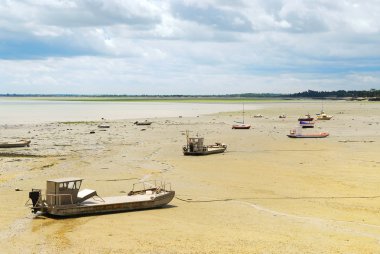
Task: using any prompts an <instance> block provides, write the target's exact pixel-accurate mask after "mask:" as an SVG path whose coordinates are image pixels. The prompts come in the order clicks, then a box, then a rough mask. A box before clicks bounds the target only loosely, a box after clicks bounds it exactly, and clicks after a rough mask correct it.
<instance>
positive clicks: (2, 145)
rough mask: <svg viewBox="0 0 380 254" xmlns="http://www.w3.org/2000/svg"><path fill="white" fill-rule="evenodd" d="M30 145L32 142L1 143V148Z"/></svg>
mask: <svg viewBox="0 0 380 254" xmlns="http://www.w3.org/2000/svg"><path fill="white" fill-rule="evenodd" d="M29 145H30V141H25V142H18V143H0V148H16V147H25V146H28V147H29Z"/></svg>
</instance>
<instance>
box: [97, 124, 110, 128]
mask: <svg viewBox="0 0 380 254" xmlns="http://www.w3.org/2000/svg"><path fill="white" fill-rule="evenodd" d="M110 127H111V126H109V125H108V124H99V125H98V128H100V129H108V128H110Z"/></svg>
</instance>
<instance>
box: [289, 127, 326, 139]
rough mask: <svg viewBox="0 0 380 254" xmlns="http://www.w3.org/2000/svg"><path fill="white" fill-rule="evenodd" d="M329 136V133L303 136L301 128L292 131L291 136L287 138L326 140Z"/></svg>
mask: <svg viewBox="0 0 380 254" xmlns="http://www.w3.org/2000/svg"><path fill="white" fill-rule="evenodd" d="M328 135H329V133H327V132H321V133H312V134H303V133H302V131H301V128H295V129H293V130H291V131H290V134H288V135H287V136H288V137H289V138H325V137H327V136H328Z"/></svg>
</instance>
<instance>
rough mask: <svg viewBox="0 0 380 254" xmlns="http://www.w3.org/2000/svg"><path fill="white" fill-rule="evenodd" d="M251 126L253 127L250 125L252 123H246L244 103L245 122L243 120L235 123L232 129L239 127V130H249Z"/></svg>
mask: <svg viewBox="0 0 380 254" xmlns="http://www.w3.org/2000/svg"><path fill="white" fill-rule="evenodd" d="M249 128H251V125H250V124H245V123H244V103H243V122H241V123H237V124H233V125H232V129H237V130H248V129H249Z"/></svg>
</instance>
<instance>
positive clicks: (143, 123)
mask: <svg viewBox="0 0 380 254" xmlns="http://www.w3.org/2000/svg"><path fill="white" fill-rule="evenodd" d="M134 124H135V125H151V124H152V122H149V121H147V120H145V121H143V122H139V121H136V122H134Z"/></svg>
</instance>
